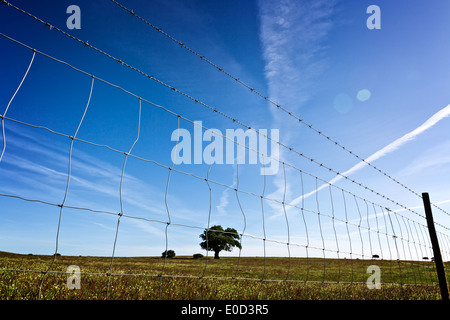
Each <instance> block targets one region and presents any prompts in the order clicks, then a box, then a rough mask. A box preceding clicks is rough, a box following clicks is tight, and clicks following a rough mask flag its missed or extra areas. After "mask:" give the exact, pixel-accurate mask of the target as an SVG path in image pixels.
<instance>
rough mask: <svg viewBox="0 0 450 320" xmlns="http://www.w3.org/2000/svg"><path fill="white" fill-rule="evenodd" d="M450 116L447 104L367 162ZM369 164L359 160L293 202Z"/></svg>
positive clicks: (384, 154)
mask: <svg viewBox="0 0 450 320" xmlns="http://www.w3.org/2000/svg"><path fill="white" fill-rule="evenodd" d="M448 116H450V105H448V106H446V107H445V108H443V109H441V110H439V111H438V112H436V113H435V114H434V115H432V116H431V117H430V118H429V119H428V120H427V121H425V122H424V123H423V124H422V125H420V126H418V127H417V128H415V129H414V130H412V131H410V132H408V133H407V134H405V135H403V136H402V137H400V138H398V139H396V140H395V141H393V142H391V143H390V144H388V145H387V146H385V147H384V148H382V149H380V150H378V151H377V152H375V153H373V154H372V155H370V156H369V157H367V158H366V159H365V160H366V162H370V163H372V162H374V161H376V160H378V159H380V158H382V157H384V156H386V155H388V154H389V153H391V152H394V151H395V150H397V149H399V148H400V147H401V146H403V145H404V144H406V143H407V142H409V141H412V140H414V139H415V138H416V137H417V136H419V135H420V134H422V133H424V132H425V131H427V130H428V129H430V128H432V127H433V126H434V125H436V124H437V123H438V122H439V121H441V120H443V119H445V118H447V117H448ZM366 166H367V164H366V163H364V162H362V161H361V162H359V163H358V164H356V165H354V166H353V167H351V168H350V169H348V170H347V171H345V172H342V173H341V174H342V175H339V176H336V177H335V178H333V179H331V180H330V181H329V182H328V183H325V184H322V185H321V186H320V187H318V188H317V189H316V190H313V191H311V192H310V193H308V194H305V195H303V196H299V197H297V198H296V199H294V200H293V201H292V202H291V204H292V205H297V204H298V203H300V202H301V200H302V199H303V198H307V197H309V196H311V195H313V194H315V193H316V192H319V191H320V190H322V189H324V188H326V187H327V186H328V185H329V184H336V182H338V181H339V180H341V179H343V177H342V176H346V177H348V176H349V175H351V174H354V173H355V172H356V171H359V170H361V169H362V168H364V167H366Z"/></svg>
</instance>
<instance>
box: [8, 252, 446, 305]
mask: <svg viewBox="0 0 450 320" xmlns="http://www.w3.org/2000/svg"><path fill="white" fill-rule="evenodd" d="M52 260H53V256H38V255H18V254H12V253H5V252H0V269H1V270H0V299H3V300H4V299H37V298H38V295H39V288H40V287H41V299H83V300H84V299H102V300H103V299H106V298H108V299H164V300H168V299H169V300H170V299H207V300H209V299H230V300H233V299H277V300H280V299H327V300H328V299H440V293H439V288H438V286H437V278H436V273H435V268H434V263H432V262H425V261H424V262H417V261H415V262H413V261H387V260H357V259H340V260H338V259H321V258H308V259H307V258H291V259H289V258H275V257H273V258H272V257H270V258H265V259H264V258H262V257H242V258H240V259H239V258H237V257H231V258H227V257H225V258H221V259H219V260H214V259H211V258H208V259H206V258H201V259H193V258H192V257H175V258H174V259H166V261H164V259H161V258H160V257H130V258H125V257H116V258H114V261H113V264H112V273H111V275H110V276H109V275H108V273H109V270H110V269H109V268H110V263H111V258H110V257H72V256H59V257H56V259H55V262H54V264H53V266H52V268H51V272H49V273H46V274H45V273H44V272H41V271H45V270H47V269H48V268H49V266H50V265H51V263H52ZM69 265H76V266H78V267H80V270H81V281H80V283H81V288H80V289H75V290H70V289H68V287H67V285H66V283H67V279H68V277H69V274H67V273H65V272H66V270H67V267H68V266H69ZM370 265H377V266H379V267H380V270H381V282H382V285H381V289H372V290H370V289H368V288H367V286H366V281H367V278H368V277H369V276H370V274H368V273H367V267H368V266H370ZM19 270H20V271H19ZM161 274H162V276H160V275H161ZM449 280H450V279H449ZM41 282H42V286H41ZM108 282H109V290H108ZM107 295H108V296H107Z"/></svg>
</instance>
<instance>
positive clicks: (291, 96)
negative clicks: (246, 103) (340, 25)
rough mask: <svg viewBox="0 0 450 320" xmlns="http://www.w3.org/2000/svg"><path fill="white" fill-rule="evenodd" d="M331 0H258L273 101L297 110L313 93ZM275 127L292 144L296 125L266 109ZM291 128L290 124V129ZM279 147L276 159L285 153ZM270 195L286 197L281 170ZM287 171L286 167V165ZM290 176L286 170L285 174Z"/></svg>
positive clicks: (322, 64) (322, 61) (323, 62)
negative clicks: (274, 189) (279, 129)
mask: <svg viewBox="0 0 450 320" xmlns="http://www.w3.org/2000/svg"><path fill="white" fill-rule="evenodd" d="M334 5H335V1H330V0H319V1H299V0H283V1H270V0H260V1H259V2H258V8H259V18H260V26H261V30H260V40H261V43H262V47H263V55H264V60H265V63H266V64H265V76H266V80H267V84H268V90H269V97H270V99H271V100H273V101H275V102H277V103H279V104H280V105H283V107H285V108H286V109H288V110H290V111H292V112H298V111H299V110H300V109H301V107H302V106H303V105H304V104H305V103H306V102H307V101H308V100H309V99H310V98H311V97H312V95H314V92H315V89H314V87H315V84H316V81H317V78H318V77H319V76H320V75H321V74H322V71H323V70H324V68H325V66H326V50H325V49H326V47H325V45H324V42H325V40H326V39H327V37H328V34H329V32H330V30H331V27H332V25H333V24H332V20H331V18H332V15H333V12H334ZM269 110H270V112H271V113H272V118H273V124H272V125H273V127H275V128H283V130H282V137H280V138H281V139H282V140H283V143H284V144H288V145H290V144H291V143H292V141H291V140H292V138H293V137H294V133H295V132H298V130H296V129H297V127H293V126H297V123H294V122H292V123H289V122H286V121H285V118H284V116H285V114H283V113H280V112H279V110H277V109H276V108H273V107H272V106H271V107H269ZM290 126H291V127H290ZM283 151H284V150H280V159H283V158H284V155H285V154H286V153H285V152H283ZM280 169H281V170H279V172H278V175H277V176H276V178H275V180H274V184H275V187H276V191H275V192H274V193H272V194H271V195H270V196H271V197H275V198H277V199H281V198H283V196H284V194H285V192H286V198H287V199H288V198H289V196H290V192H291V187H290V186H291V183H290V181H289V179H285V177H284V172H283V170H282V168H280ZM287 170H288V169H287ZM287 174H288V175H289V173H287ZM273 209H275V210H276V211H279V210H280V207H279V206H276V207H274V208H273Z"/></svg>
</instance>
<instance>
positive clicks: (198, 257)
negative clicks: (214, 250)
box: [193, 253, 203, 259]
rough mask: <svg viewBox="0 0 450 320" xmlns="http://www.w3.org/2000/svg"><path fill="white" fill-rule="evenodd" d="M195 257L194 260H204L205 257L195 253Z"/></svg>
mask: <svg viewBox="0 0 450 320" xmlns="http://www.w3.org/2000/svg"><path fill="white" fill-rule="evenodd" d="M193 257H194V259H201V258H203V255H202V254H201V253H195V254H194V256H193Z"/></svg>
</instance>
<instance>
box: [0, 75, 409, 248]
mask: <svg viewBox="0 0 450 320" xmlns="http://www.w3.org/2000/svg"><path fill="white" fill-rule="evenodd" d="M91 77H92V83H93V81H94V79H95V78H94V76H91ZM91 94H92V91H91ZM86 110H87V109H85V111H86ZM83 117H84V116H83ZM4 118H5V117H3V119H4ZM178 119H179V116H178ZM10 120H12V119H10ZM80 125H81V123H80ZM77 131H78V130H77ZM69 138H71V141H72V143H73V141H74V140H79V139H76V134H75V136H74V137H69ZM80 141H81V140H80ZM83 142H84V141H83ZM129 153H130V152H129ZM128 155H131V154H128ZM128 155H127V154H126V156H128ZM283 165H287V164H285V163H284V162H283ZM172 168H173V164H172ZM170 172H171V170H170V171H169V175H170ZM300 173H301V174H302V171H300ZM69 177H70V175H69ZM122 177H123V174H122ZM317 180H318V178H317V177H316V187H317ZM206 181H209V179H208V180H206ZM330 187H331V185H330ZM237 189H238V188H235V191H236V194H237V192H238V190H237ZM66 190H68V187H67V188H66ZM284 200H285V199H284ZM284 200H283V201H282V202H281V203H282V204H283V206H285V205H287V204H286V203H285V201H284ZM58 206H60V205H58ZM62 207H64V205H62V206H61V208H62ZM302 207H304V206H302ZM303 209H304V208H302V212H303ZM121 211H123V210H121ZM121 213H122V214H123V212H121ZM242 213H243V212H242ZM243 215H244V219H245V213H243ZM60 216H61V215H60ZM120 217H122V215H120ZM120 217H119V218H120ZM319 219H320V218H319ZM406 219H408V218H406ZM169 220H170V216H169ZM408 221H409V220H408ZM169 222H170V221H169ZM359 227H360V226H359ZM369 230H370V227H369ZM244 231H245V229H244ZM244 231H243V233H242V236H244ZM402 238H403V237H402ZM406 241H408V240H406ZM166 243H167V242H166ZM285 244H286V245H287V246H288V247H289V245H290V242H289V241H288V242H287V243H285ZM322 249H323V250H324V252H325V250H326V249H325V246H323V248H322ZM328 251H330V252H332V250H328ZM362 256H364V255H363V254H362Z"/></svg>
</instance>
